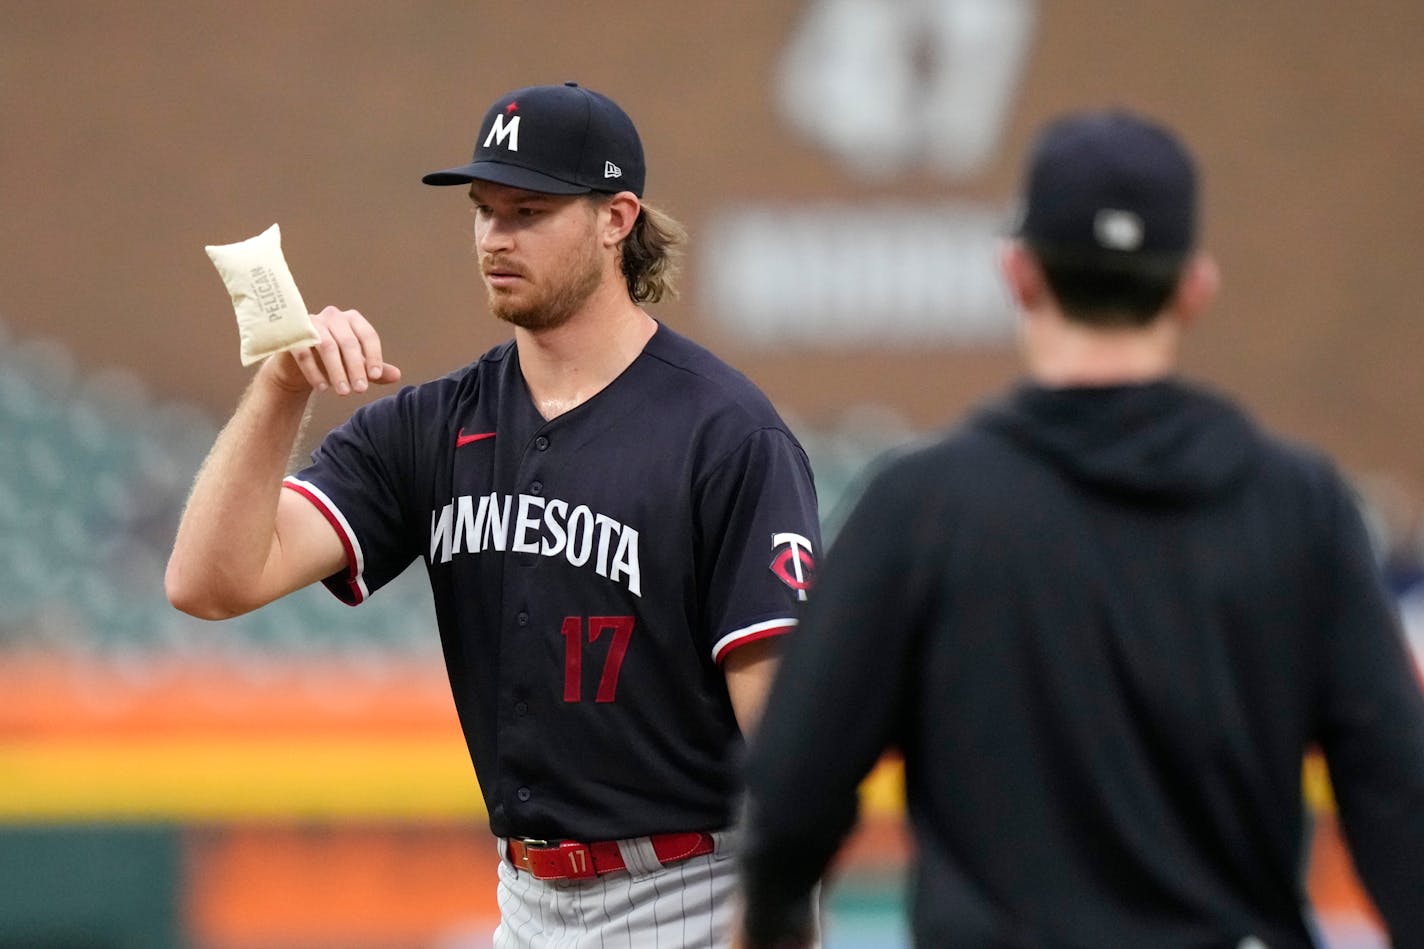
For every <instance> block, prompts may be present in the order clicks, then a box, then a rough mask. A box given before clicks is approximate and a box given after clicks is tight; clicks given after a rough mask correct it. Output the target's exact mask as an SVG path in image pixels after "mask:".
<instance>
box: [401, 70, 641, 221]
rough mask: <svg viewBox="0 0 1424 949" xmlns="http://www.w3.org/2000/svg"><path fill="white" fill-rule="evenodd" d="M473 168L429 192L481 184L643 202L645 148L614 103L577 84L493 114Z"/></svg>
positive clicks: (502, 105) (527, 94) (508, 102)
mask: <svg viewBox="0 0 1424 949" xmlns="http://www.w3.org/2000/svg"><path fill="white" fill-rule="evenodd" d="M475 141H476V142H477V143H478V144H477V145H476V147H475V154H474V157H473V159H472V160H471V161H470V163H469V164H467V165H461V166H459V167H456V168H447V169H445V170H443V171H436V172H431V173H430V174H428V175H426V176H425V177H424V178H422V179H421V180H422V181H424V182H425V183H426V184H428V185H456V184H468V183H469V182H471V181H474V180H480V181H492V182H495V183H496V184H502V185H509V186H510V187H514V188H524V189H526V190H528V191H539V192H542V193H544V194H585V193H587V192H589V191H601V192H606V193H610V194H611V193H614V192H618V191H631V192H633V193H634V194H636V195H638V196H639V197H642V196H643V179H644V164H643V143H642V141H641V140H640V139H639V138H638V130H637V129H636V128H634V126H633V120H632V119H630V118H628V115H627V113H625V112H624V111H623V110H622V109H621V108H619V107H618V105H617V103H615V102H614V101H613V100H612V99H609V98H608V97H607V96H604V95H600V94H599V93H597V92H594V91H593V90H591V89H584V88H583V87H581V86H579V85H578V84H577V83H573V82H568V83H564V84H563V85H559V86H530V87H528V88H525V89H517V90H515V91H514V92H511V93H508V94H506V95H504V96H502V97H500V99H499V100H498V101H496V102H495V103H494V104H493V105H492V106H490V108H489V110H488V111H486V113H485V117H484V121H482V122H481V123H480V131H479V136H478V137H477V138H476V139H475Z"/></svg>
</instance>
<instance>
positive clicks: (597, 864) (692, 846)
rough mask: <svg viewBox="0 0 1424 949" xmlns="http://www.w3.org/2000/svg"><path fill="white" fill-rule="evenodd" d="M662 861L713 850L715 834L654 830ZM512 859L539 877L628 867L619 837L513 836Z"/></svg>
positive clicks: (570, 877)
mask: <svg viewBox="0 0 1424 949" xmlns="http://www.w3.org/2000/svg"><path fill="white" fill-rule="evenodd" d="M648 840H649V841H651V842H652V845H653V853H654V854H656V855H657V858H658V862H659V863H676V862H677V861H679V860H686V859H688V858H689V857H700V856H702V855H703V854H707V853H711V852H712V851H713V850H714V849H715V847H716V844H715V842H714V841H713V840H712V835H711V834H706V833H699V834H654V835H653V836H651V837H649V838H648ZM508 843H509V847H508V853H509V862H510V863H512V864H514V866H515V867H516V868H518V869H520V870H523V871H525V872H526V873H528V874H530V875H531V876H533V877H534V879H536V880H582V879H585V878H587V877H591V876H597V875H599V874H602V873H613V872H615V871H617V870H626V869H627V868H628V867H627V865H626V864H625V863H624V862H623V853H622V852H621V851H620V850H619V849H618V841H616V840H601V841H599V842H597V843H592V844H581V843H578V842H577V841H573V840H521V839H519V838H517V837H511V838H509V841H508Z"/></svg>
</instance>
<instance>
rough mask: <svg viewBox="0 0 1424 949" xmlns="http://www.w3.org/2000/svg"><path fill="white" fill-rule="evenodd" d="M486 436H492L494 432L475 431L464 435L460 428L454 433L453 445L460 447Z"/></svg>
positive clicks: (483, 438) (481, 439) (482, 439)
mask: <svg viewBox="0 0 1424 949" xmlns="http://www.w3.org/2000/svg"><path fill="white" fill-rule="evenodd" d="M486 438H494V432H476V433H475V434H473V435H466V434H465V430H464V429H463V428H462V429H460V431H459V432H457V433H456V434H455V447H456V448H461V447H463V446H465V445H468V444H469V443H470V442H479V441H484V440H485V439H486Z"/></svg>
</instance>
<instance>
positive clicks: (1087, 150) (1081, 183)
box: [1018, 110, 1197, 257]
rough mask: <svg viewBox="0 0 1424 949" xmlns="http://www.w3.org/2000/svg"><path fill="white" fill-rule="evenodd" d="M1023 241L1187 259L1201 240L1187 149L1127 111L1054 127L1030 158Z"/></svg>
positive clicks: (1086, 115) (1070, 119) (1080, 117)
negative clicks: (1197, 239)
mask: <svg viewBox="0 0 1424 949" xmlns="http://www.w3.org/2000/svg"><path fill="white" fill-rule="evenodd" d="M1022 214H1023V217H1022V220H1021V222H1020V224H1019V227H1018V234H1019V236H1020V237H1022V238H1023V239H1024V240H1026V241H1028V242H1029V243H1030V244H1033V245H1036V246H1041V247H1045V248H1051V249H1057V250H1067V251H1109V252H1113V253H1116V254H1123V255H1134V256H1136V255H1142V256H1154V257H1170V256H1183V255H1185V254H1186V253H1187V252H1188V251H1189V250H1191V248H1192V246H1193V245H1194V244H1195V241H1196V218H1197V175H1196V169H1195V166H1194V163H1193V161H1192V157H1191V155H1190V154H1189V153H1188V152H1187V149H1186V146H1185V145H1183V144H1182V142H1181V141H1180V140H1178V138H1177V137H1176V136H1175V135H1173V134H1172V132H1170V131H1169V130H1167V129H1166V128H1164V127H1163V126H1161V125H1159V124H1157V123H1155V122H1153V121H1150V120H1148V119H1146V118H1143V117H1141V116H1138V115H1134V114H1132V113H1131V112H1127V111H1123V110H1107V111H1100V112H1083V113H1077V114H1073V115H1068V116H1064V117H1062V118H1059V119H1057V120H1056V121H1054V122H1052V123H1050V124H1049V125H1048V126H1047V127H1046V128H1044V130H1043V131H1042V132H1041V133H1040V134H1039V136H1038V138H1037V140H1036V142H1035V144H1034V147H1033V149H1032V151H1031V153H1030V158H1029V162H1028V171H1027V180H1026V182H1025V184H1024V208H1023V210H1022Z"/></svg>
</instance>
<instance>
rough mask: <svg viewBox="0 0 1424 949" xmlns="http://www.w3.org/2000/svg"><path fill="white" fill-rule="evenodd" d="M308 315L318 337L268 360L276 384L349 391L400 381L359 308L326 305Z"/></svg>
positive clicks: (378, 339) (340, 393)
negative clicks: (312, 344) (348, 308)
mask: <svg viewBox="0 0 1424 949" xmlns="http://www.w3.org/2000/svg"><path fill="white" fill-rule="evenodd" d="M311 319H312V325H313V326H315V327H316V332H317V336H318V337H319V340H318V342H317V343H316V345H315V346H312V347H311V348H310V349H301V350H296V351H294V352H291V353H283V354H280V355H279V356H278V357H277V358H275V359H272V360H269V362H271V363H275V365H274V366H272V367H271V369H270V370H269V371H271V372H273V373H274V374H275V381H276V382H277V383H278V384H279V385H282V386H284V387H285V388H289V389H297V388H301V387H307V388H310V389H312V390H315V391H317V392H326V391H328V390H330V391H333V392H335V393H336V394H337V395H349V394H351V393H353V392H365V391H366V389H367V388H368V387H369V385H370V384H371V383H376V384H379V385H389V384H391V383H395V382H399V381H400V378H401V371H400V369H399V368H398V367H396V366H394V365H392V364H390V363H388V362H386V361H385V358H384V356H383V355H382V353H381V337H380V335H379V334H378V333H377V332H376V330H375V328H374V327H373V326H371V324H370V323H369V322H368V321H367V320H366V318H365V317H364V316H362V315H361V314H360V312H358V311H356V310H341V309H337V308H336V307H334V306H329V307H327V308H326V309H324V310H322V311H321V312H320V313H314V314H312V318H311Z"/></svg>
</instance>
